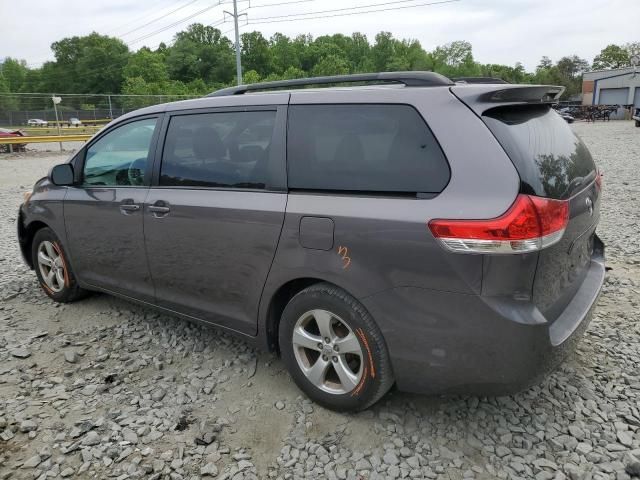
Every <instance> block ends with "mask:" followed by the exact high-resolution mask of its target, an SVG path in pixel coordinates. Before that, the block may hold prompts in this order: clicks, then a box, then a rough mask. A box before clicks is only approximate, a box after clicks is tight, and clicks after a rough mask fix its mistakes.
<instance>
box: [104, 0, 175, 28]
mask: <svg viewBox="0 0 640 480" xmlns="http://www.w3.org/2000/svg"><path fill="white" fill-rule="evenodd" d="M161 3H174V2H173V0H165V1H164V2H161ZM157 7H158V6H157V5H154V6H153V8H150V9H148V10H146V13H145V14H144V15H141V16H139V17H136V18H135V19H133V20H131V21H128V22H125V23H123V24H122V25H119V26H118V27H116V28H114V29H111V30H107V31H106V32H105V35H109V34H111V33H114V32H117V31H118V30H122V29H123V28H126V27H128V26H129V25H133V24H135V23H137V22H139V21H140V20H144V19H145V18H146V17H147V16H148V15H149V13H154V12H157V11H158V8H157Z"/></svg>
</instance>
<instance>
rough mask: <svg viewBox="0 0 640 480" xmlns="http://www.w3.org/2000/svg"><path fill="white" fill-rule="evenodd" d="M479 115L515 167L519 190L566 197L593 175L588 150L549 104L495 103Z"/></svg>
mask: <svg viewBox="0 0 640 480" xmlns="http://www.w3.org/2000/svg"><path fill="white" fill-rule="evenodd" d="M482 119H483V121H484V122H485V124H486V125H487V126H488V127H489V129H490V130H491V132H492V133H493V134H494V135H495V137H496V138H497V139H498V141H499V142H500V144H501V145H502V147H503V148H504V150H505V151H506V152H507V155H509V157H510V158H511V161H512V162H513V164H514V166H515V167H516V170H518V174H519V175H520V180H521V182H522V191H523V193H527V194H532V195H537V196H540V197H548V198H555V199H566V198H569V197H571V196H573V195H574V194H575V193H577V192H578V191H580V190H582V189H583V188H584V186H586V185H587V184H589V183H590V182H591V181H592V180H593V179H594V178H595V176H596V167H595V164H594V162H593V158H592V157H591V153H589V150H588V149H587V147H586V146H585V144H584V143H582V140H580V139H579V138H578V137H577V136H576V135H575V134H574V133H573V130H571V127H569V125H568V124H567V122H566V121H565V120H564V119H563V118H562V117H561V116H560V115H558V114H557V113H556V112H555V111H554V110H553V109H551V108H550V107H549V106H546V105H539V106H531V105H527V106H509V107H498V108H494V109H492V110H488V111H487V112H485V113H484V114H483V116H482Z"/></svg>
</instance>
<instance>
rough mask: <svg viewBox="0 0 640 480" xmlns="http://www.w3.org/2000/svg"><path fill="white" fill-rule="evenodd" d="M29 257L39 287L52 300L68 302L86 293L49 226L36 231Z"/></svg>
mask: <svg viewBox="0 0 640 480" xmlns="http://www.w3.org/2000/svg"><path fill="white" fill-rule="evenodd" d="M31 258H32V259H33V267H34V269H35V271H36V275H37V277H38V282H39V283H40V287H41V288H42V290H44V293H46V294H47V296H48V297H49V298H51V299H52V300H54V301H56V302H59V303H69V302H73V301H75V300H78V299H80V298H82V297H84V296H86V295H87V291H86V290H83V289H82V288H80V287H79V286H78V282H77V281H76V278H75V276H74V274H73V271H72V270H71V265H70V264H69V261H68V260H67V255H66V253H65V251H64V249H63V248H62V243H61V242H60V240H59V239H58V237H57V236H56V234H55V233H53V230H51V229H50V228H42V229H40V230H38V231H37V232H36V234H35V236H34V237H33V242H32V244H31Z"/></svg>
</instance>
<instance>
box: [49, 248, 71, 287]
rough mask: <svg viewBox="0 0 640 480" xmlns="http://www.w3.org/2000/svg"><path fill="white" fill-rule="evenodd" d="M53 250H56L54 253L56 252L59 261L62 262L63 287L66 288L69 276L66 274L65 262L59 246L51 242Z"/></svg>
mask: <svg viewBox="0 0 640 480" xmlns="http://www.w3.org/2000/svg"><path fill="white" fill-rule="evenodd" d="M53 248H55V249H56V252H58V255H60V260H61V261H62V268H63V269H64V286H65V287H68V286H69V274H68V273H67V270H68V269H67V262H66V260H65V259H64V255H63V253H62V248H61V247H60V245H58V242H53Z"/></svg>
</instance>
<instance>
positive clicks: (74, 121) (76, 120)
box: [68, 117, 82, 127]
mask: <svg viewBox="0 0 640 480" xmlns="http://www.w3.org/2000/svg"><path fill="white" fill-rule="evenodd" d="M68 125H69V126H70V127H81V126H82V121H80V119H79V118H76V117H71V118H70V119H69V122H68Z"/></svg>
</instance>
